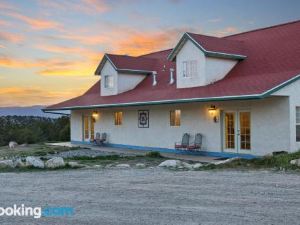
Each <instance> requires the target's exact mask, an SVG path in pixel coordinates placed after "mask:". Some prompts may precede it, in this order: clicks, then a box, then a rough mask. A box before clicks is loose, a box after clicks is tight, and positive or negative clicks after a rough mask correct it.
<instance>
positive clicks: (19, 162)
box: [13, 158, 26, 168]
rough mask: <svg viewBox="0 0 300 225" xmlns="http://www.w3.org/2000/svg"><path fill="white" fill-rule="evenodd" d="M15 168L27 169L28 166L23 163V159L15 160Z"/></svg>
mask: <svg viewBox="0 0 300 225" xmlns="http://www.w3.org/2000/svg"><path fill="white" fill-rule="evenodd" d="M13 163H14V166H15V167H17V168H22V167H26V165H25V164H24V163H23V162H22V159H20V158H18V159H15V160H13Z"/></svg>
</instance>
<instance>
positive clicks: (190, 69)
mask: <svg viewBox="0 0 300 225" xmlns="http://www.w3.org/2000/svg"><path fill="white" fill-rule="evenodd" d="M195 76H197V61H196V60H188V61H183V62H182V77H185V78H190V77H195Z"/></svg>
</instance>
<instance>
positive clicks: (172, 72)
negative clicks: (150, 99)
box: [170, 68, 175, 84]
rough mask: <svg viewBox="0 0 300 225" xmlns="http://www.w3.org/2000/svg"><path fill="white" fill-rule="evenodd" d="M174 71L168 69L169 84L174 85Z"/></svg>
mask: <svg viewBox="0 0 300 225" xmlns="http://www.w3.org/2000/svg"><path fill="white" fill-rule="evenodd" d="M174 82H175V80H174V69H173V68H170V84H174Z"/></svg>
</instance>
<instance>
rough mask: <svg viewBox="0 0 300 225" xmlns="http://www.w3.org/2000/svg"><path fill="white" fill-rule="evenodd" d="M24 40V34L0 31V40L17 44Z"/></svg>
mask: <svg viewBox="0 0 300 225" xmlns="http://www.w3.org/2000/svg"><path fill="white" fill-rule="evenodd" d="M23 40H24V36H23V35H21V34H14V33H10V32H4V31H0V41H5V42H10V43H14V44H19V43H21V42H22V41H23Z"/></svg>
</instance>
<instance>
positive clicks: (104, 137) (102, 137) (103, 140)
mask: <svg viewBox="0 0 300 225" xmlns="http://www.w3.org/2000/svg"><path fill="white" fill-rule="evenodd" d="M106 141H107V134H106V133H102V135H101V138H100V142H101V144H103V143H105V142H106Z"/></svg>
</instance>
